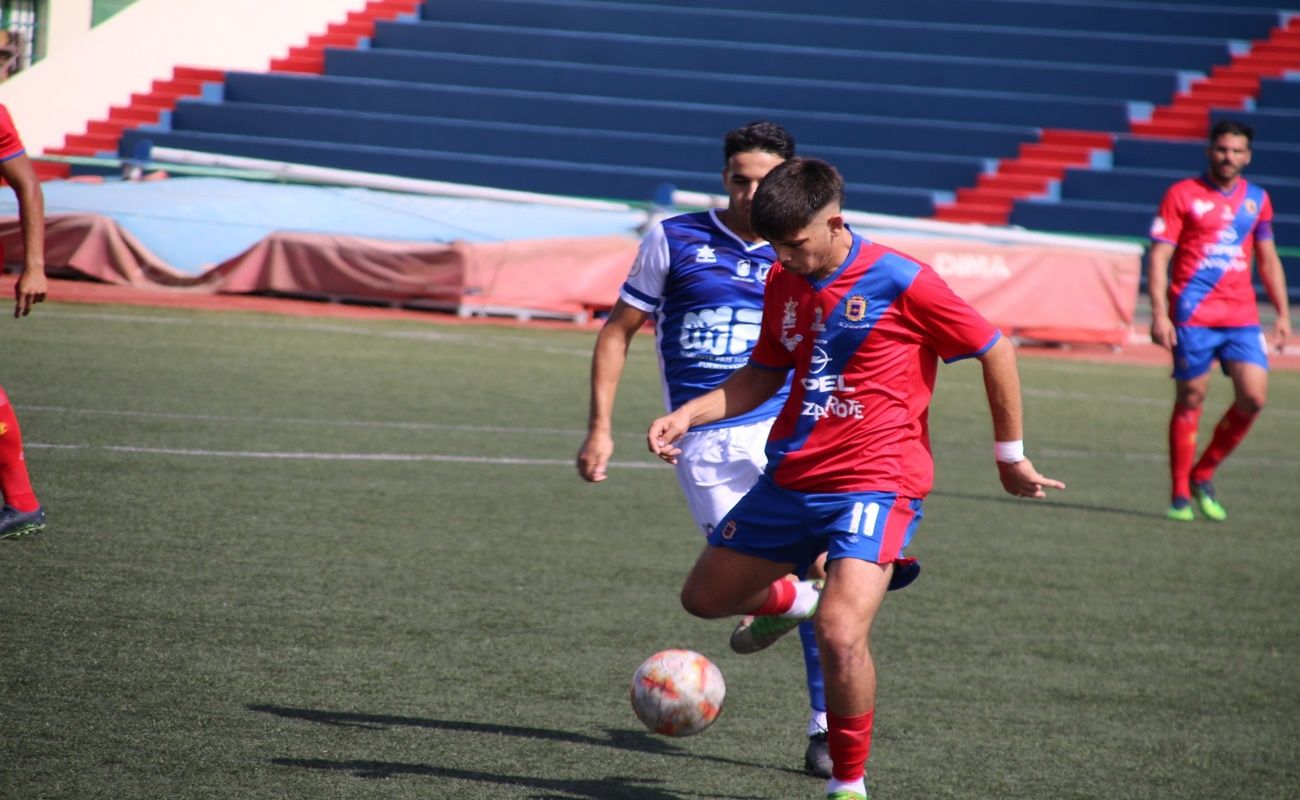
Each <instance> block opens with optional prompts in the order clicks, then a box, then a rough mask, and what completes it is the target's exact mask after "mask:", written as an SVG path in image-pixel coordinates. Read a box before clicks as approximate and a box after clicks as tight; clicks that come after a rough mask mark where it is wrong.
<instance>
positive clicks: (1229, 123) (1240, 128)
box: [1210, 119, 1255, 145]
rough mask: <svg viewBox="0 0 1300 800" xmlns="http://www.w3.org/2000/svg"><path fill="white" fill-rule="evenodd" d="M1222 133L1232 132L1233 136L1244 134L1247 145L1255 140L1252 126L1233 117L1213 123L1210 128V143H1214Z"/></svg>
mask: <svg viewBox="0 0 1300 800" xmlns="http://www.w3.org/2000/svg"><path fill="white" fill-rule="evenodd" d="M1224 134H1232V135H1233V136H1245V137H1246V144H1247V145H1249V144H1250V143H1252V142H1254V141H1255V129H1254V128H1252V127H1250V126H1249V125H1247V124H1246V123H1244V122H1240V121H1238V120H1235V119H1221V120H1219V121H1218V122H1216V123H1214V127H1213V128H1210V144H1214V143H1215V142H1217V141H1218V140H1219V137H1220V136H1223V135H1224Z"/></svg>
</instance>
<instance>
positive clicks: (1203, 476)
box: [1191, 405, 1259, 483]
mask: <svg viewBox="0 0 1300 800" xmlns="http://www.w3.org/2000/svg"><path fill="white" fill-rule="evenodd" d="M1258 416H1259V413H1258V412H1256V413H1254V414H1247V413H1245V412H1244V411H1241V410H1240V409H1238V408H1237V407H1236V406H1235V405H1233V406H1229V407H1228V411H1227V413H1225V414H1224V415H1223V419H1220V420H1219V424H1218V425H1216V426H1214V438H1213V439H1211V440H1210V446H1209V447H1207V448H1205V452H1204V453H1202V454H1201V459H1200V460H1199V461H1197V462H1196V466H1194V467H1192V471H1191V480H1192V482H1193V483H1205V482H1207V481H1209V480H1210V479H1211V478H1213V477H1214V470H1215V469H1217V468H1218V466H1219V464H1222V463H1223V460H1224V459H1225V458H1227V457H1228V455H1229V454H1230V453H1231V452H1232V451H1233V450H1235V449H1237V445H1239V444H1241V440H1242V439H1245V438H1246V433H1247V432H1248V431H1249V430H1250V426H1251V425H1252V424H1253V423H1254V422H1255V418H1256V417H1258Z"/></svg>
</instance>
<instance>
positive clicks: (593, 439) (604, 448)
mask: <svg viewBox="0 0 1300 800" xmlns="http://www.w3.org/2000/svg"><path fill="white" fill-rule="evenodd" d="M612 455H614V437H612V436H610V435H609V433H608V432H607V431H599V432H598V431H593V432H591V433H588V434H587V438H586V439H584V440H583V442H582V447H581V448H580V449H579V450H578V474H579V475H581V476H582V479H583V480H584V481H591V482H592V483H600V482H601V481H603V480H605V478H606V477H607V476H606V474H605V468H606V467H608V466H609V459H610V456H612Z"/></svg>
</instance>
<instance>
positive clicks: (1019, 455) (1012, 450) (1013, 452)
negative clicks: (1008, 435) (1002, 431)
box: [993, 439, 1025, 464]
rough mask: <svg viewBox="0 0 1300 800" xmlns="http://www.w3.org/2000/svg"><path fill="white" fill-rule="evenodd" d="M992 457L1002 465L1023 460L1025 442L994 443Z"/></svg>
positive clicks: (1020, 440) (1022, 440) (1018, 440)
mask: <svg viewBox="0 0 1300 800" xmlns="http://www.w3.org/2000/svg"><path fill="white" fill-rule="evenodd" d="M993 457H994V458H996V459H997V460H998V461H1001V462H1002V463H1004V464H1014V463H1016V462H1017V461H1024V460H1025V440H1024V439H1017V440H1015V441H1014V442H994V443H993Z"/></svg>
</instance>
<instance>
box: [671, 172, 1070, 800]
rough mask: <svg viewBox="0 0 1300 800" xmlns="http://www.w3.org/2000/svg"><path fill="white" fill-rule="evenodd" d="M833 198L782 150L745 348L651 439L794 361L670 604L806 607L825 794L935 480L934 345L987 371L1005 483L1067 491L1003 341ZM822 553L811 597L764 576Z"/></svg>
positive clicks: (740, 408)
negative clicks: (765, 434) (821, 577)
mask: <svg viewBox="0 0 1300 800" xmlns="http://www.w3.org/2000/svg"><path fill="white" fill-rule="evenodd" d="M843 197H844V182H843V179H842V178H841V177H840V175H839V173H838V172H837V171H836V170H835V168H834V167H832V166H831V165H829V164H827V163H825V162H823V161H818V160H816V159H803V158H795V159H791V160H789V161H786V162H785V163H784V164H782V165H780V166H778V167H776V168H775V169H773V170H772V171H771V172H770V173H768V175H767V177H766V178H764V179H763V182H762V183H761V184H760V185H759V188H758V191H757V192H756V193H755V196H754V201H753V205H752V211H751V220H752V223H753V226H754V229H755V230H756V231H758V232H759V233H760V234H762V235H763V236H765V237H766V238H767V239H768V241H770V242H771V244H772V247H773V248H774V249H775V251H776V254H777V257H778V259H779V264H778V265H774V266H773V268H772V270H771V272H770V274H769V276H768V283H767V291H766V295H765V297H764V304H763V322H762V330H761V332H760V333H759V339H758V342H757V344H756V345H755V347H754V351H753V354H752V355H751V357H750V360H749V363H748V364H747V365H746V366H745V367H743V368H742V369H740V370H739V371H737V372H736V373H735V374H734V375H733V376H732V377H731V378H729V379H728V380H727V381H726V382H725V383H723V384H722V385H721V386H720V387H719V388H717V389H715V390H713V391H712V392H709V393H708V394H705V395H702V396H700V397H698V398H696V399H694V400H692V401H690V402H688V403H686V404H685V405H683V406H681V407H680V408H678V409H677V410H676V411H674V412H673V413H671V414H668V415H667V416H664V417H660V418H659V419H657V420H655V421H654V422H652V423H651V425H650V428H649V430H648V431H647V443H648V445H649V447H650V450H651V452H653V453H655V454H656V455H658V456H659V457H660V458H663V459H664V460H666V461H669V462H670V463H671V462H673V461H674V460H675V459H676V457H677V455H678V453H679V452H680V450H679V448H678V447H676V446H675V445H674V442H675V441H677V440H678V439H679V438H680V437H681V436H682V435H683V434H684V433H685V432H686V431H687V430H689V429H690V428H691V427H692V426H694V425H699V424H704V423H708V422H710V421H713V420H717V419H721V418H724V417H729V416H733V415H736V414H740V413H743V412H745V411H746V410H747V409H749V408H753V407H755V406H756V405H758V404H760V403H762V402H763V401H764V400H765V399H766V398H768V397H770V396H771V395H772V394H773V393H775V392H776V391H777V390H778V389H780V388H781V387H782V386H783V385H784V383H785V380H786V377H787V375H789V374H790V373H793V380H792V382H791V389H790V396H789V399H788V400H787V401H786V404H785V406H784V407H783V408H782V410H781V413H780V415H779V416H778V417H777V421H776V423H775V424H774V426H773V428H772V432H771V435H770V436H769V438H768V444H767V454H768V464H767V469H766V471H765V472H764V474H763V476H762V477H761V478H760V479H759V481H758V483H757V484H755V486H754V488H753V489H751V490H750V491H749V492H748V493H747V494H746V495H745V496H744V497H743V498H742V499H741V500H740V501H739V502H738V503H737V504H736V506H735V507H734V508H733V509H732V510H731V512H730V513H728V514H727V515H726V517H724V518H723V520H722V522H721V523H720V524H719V525H718V526H717V527H716V528H715V529H714V531H713V533H712V534H710V536H709V540H708V545H707V546H706V547H705V548H704V551H703V552H702V553H701V554H700V557H699V559H698V560H697V561H696V562H695V566H694V567H693V568H692V570H691V572H690V574H689V575H688V576H687V578H686V583H685V585H684V586H683V587H682V605H683V606H684V607H685V608H686V610H687V611H689V612H690V613H692V614H695V615H697V616H700V617H704V618H710V619H712V618H718V617H724V616H731V615H737V614H754V615H758V619H768V618H775V619H788V618H792V617H794V618H799V617H808V616H813V615H814V614H815V617H814V619H815V627H816V631H817V639H818V643H819V644H820V649H821V657H822V667H823V671H824V673H825V681H826V705H827V721H828V723H829V737H828V741H829V749H830V754H831V760H832V777H831V779H830V782H829V783H828V785H827V790H826V796H827V797H828V798H832V799H833V800H865V799H866V798H867V789H866V782H865V774H866V763H867V757H868V755H869V752H870V746H871V728H872V721H873V717H874V710H875V693H876V677H875V667H874V663H873V661H872V659H871V654H870V650H869V647H868V638H869V633H870V630H871V623H872V620H873V619H874V618H875V615H876V612H877V611H878V610H879V608H880V605H881V603H882V601H883V600H884V596H885V592H886V591H887V590H888V588H889V584H890V581H891V578H892V577H893V576H894V574H895V572H896V570H898V569H900V567H901V565H903V564H906V562H907V560H906V559H905V558H904V555H903V554H904V551H905V548H906V547H907V545H908V542H909V541H910V540H911V538H912V535H913V533H914V532H915V530H916V527H917V524H918V523H919V522H920V519H921V516H922V501H923V500H924V498H925V496H926V494H927V493H928V492H929V491H930V487H931V484H932V482H933V477H934V466H933V461H932V458H931V454H930V441H929V432H928V414H929V406H930V396H931V394H932V391H933V388H934V381H935V374H936V372H937V366H938V360H939V359H940V358H942V359H943V360H944V361H945V362H951V361H957V360H959V359H963V358H975V359H977V360H978V361H979V362H980V364H981V366H982V369H983V373H984V385H985V387H986V392H987V396H988V402H989V407H990V409H991V411H992V415H993V430H994V436H995V440H996V444H995V446H994V456H995V461H996V462H997V468H998V472H999V476H1000V478H1001V481H1002V485H1003V487H1004V488H1005V489H1006V491H1007V492H1009V493H1010V494H1013V495H1016V496H1019V497H1037V498H1041V497H1045V496H1046V492H1045V491H1044V489H1045V488H1055V489H1063V488H1065V487H1064V484H1062V483H1060V482H1059V481H1055V480H1052V479H1050V478H1046V477H1044V476H1042V475H1040V474H1039V473H1038V472H1037V470H1035V469H1034V466H1033V464H1031V463H1030V462H1029V460H1028V459H1026V458H1025V456H1024V445H1023V438H1022V427H1023V423H1022V413H1021V402H1020V380H1019V376H1018V373H1017V369H1016V358H1015V352H1014V350H1013V349H1012V346H1011V343H1010V342H1009V341H1008V340H1006V339H1005V338H1003V337H1002V336H1001V334H1000V333H999V332H998V330H997V329H996V328H994V327H993V326H992V325H991V324H989V323H988V322H987V321H986V320H985V319H984V318H983V317H981V316H980V315H979V314H978V313H977V312H975V311H974V310H973V309H972V308H971V307H970V306H968V305H967V304H966V303H965V302H964V301H962V300H961V299H960V298H958V297H957V296H956V295H955V294H954V293H953V292H952V290H951V289H949V288H948V286H947V284H945V283H944V282H943V280H942V279H941V278H940V277H939V275H938V274H937V273H936V272H935V271H934V270H933V269H931V268H930V267H929V266H927V265H925V264H922V263H920V262H918V261H916V260H915V259H912V258H910V257H908V256H906V255H904V254H903V253H900V252H898V251H895V250H891V249H889V248H887V247H883V246H881V245H878V244H875V243H873V242H870V241H867V240H865V239H863V238H861V237H859V236H857V235H856V234H854V233H853V232H852V231H851V230H850V229H849V228H848V227H847V226H846V225H845V224H844V218H843V216H842V215H841V212H840V209H841V206H842V204H843ZM823 552H825V553H826V560H827V577H826V582H825V586H824V588H823V589H822V590H821V593H820V596H819V597H818V598H814V599H813V600H812V601H811V602H810V601H809V600H808V599H806V598H800V597H798V596H793V595H796V594H797V593H795V592H791V591H790V590H789V587H788V586H786V587H783V586H782V584H789V582H788V581H777V579H778V578H779V577H780V576H782V575H784V574H786V573H789V572H794V573H796V574H802V571H803V569H804V568H805V567H806V565H807V564H809V563H810V562H811V561H812V560H813V559H815V558H816V557H817V556H818V555H819V554H821V553H823ZM774 581H775V582H774ZM733 636H734V634H733Z"/></svg>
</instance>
